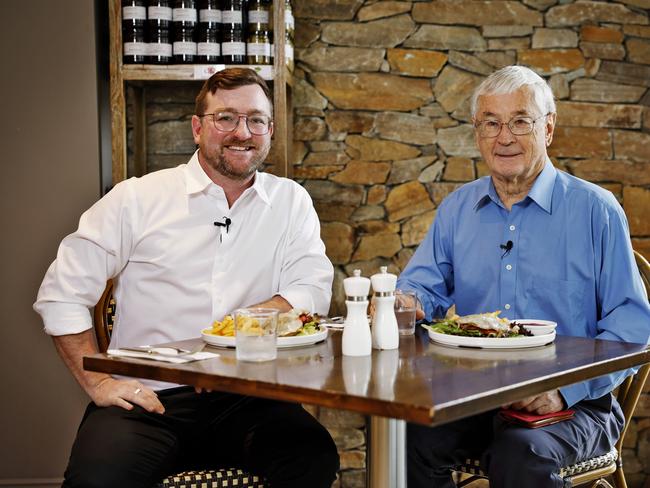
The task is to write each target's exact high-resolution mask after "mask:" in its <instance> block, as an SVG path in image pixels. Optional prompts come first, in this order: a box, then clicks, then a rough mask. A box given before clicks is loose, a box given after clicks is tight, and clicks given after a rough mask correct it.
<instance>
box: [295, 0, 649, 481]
mask: <svg viewBox="0 0 650 488" xmlns="http://www.w3.org/2000/svg"><path fill="white" fill-rule="evenodd" d="M294 10H295V15H296V18H297V27H296V48H297V49H296V59H297V70H296V73H295V74H296V78H297V81H296V85H295V90H294V107H295V135H294V139H295V140H296V143H295V164H296V166H295V169H294V175H295V179H297V180H298V181H300V182H301V183H302V184H303V185H304V186H305V187H306V188H307V189H308V190H309V192H310V194H311V195H312V197H313V198H314V201H315V204H316V208H317V210H318V213H319V216H320V218H321V222H322V226H323V231H322V235H323V239H324V240H325V242H326V245H327V249H328V254H329V256H330V258H331V259H332V261H333V262H334V263H335V264H336V267H337V278H336V282H335V285H334V290H335V297H336V299H335V303H334V305H333V307H334V309H335V311H336V312H337V313H338V312H343V311H344V304H343V292H342V286H341V284H340V280H341V279H342V278H344V277H345V276H347V275H349V274H351V272H352V270H353V269H355V268H360V269H362V270H363V274H364V275H366V276H367V275H370V274H372V273H374V272H376V271H377V270H378V268H379V266H380V265H384V264H386V265H389V267H390V268H391V269H392V270H393V271H399V270H401V269H402V268H403V267H404V265H405V264H406V263H407V262H408V260H409V258H410V257H411V255H412V254H413V252H414V250H415V248H416V246H417V244H418V243H419V242H420V241H421V240H422V239H423V237H424V235H425V233H426V231H427V229H428V227H429V225H430V224H431V222H432V221H433V219H434V217H435V212H436V207H437V205H438V204H439V203H440V201H441V200H442V199H443V198H444V197H445V196H446V195H447V194H449V193H450V192H451V191H453V190H454V189H456V188H457V187H458V186H460V185H461V184H463V183H465V182H467V181H471V180H473V179H475V178H477V177H480V176H483V175H485V174H486V171H487V169H486V167H485V165H484V163H483V162H482V161H481V159H480V155H479V153H478V151H477V149H476V147H475V144H474V140H473V132H472V127H471V124H470V114H469V96H470V94H471V92H472V90H473V89H474V88H475V87H476V86H477V84H478V83H480V81H481V80H482V79H483V78H484V77H485V75H487V74H489V73H491V72H492V71H494V70H495V69H497V68H500V67H502V66H506V65H509V64H522V65H525V66H529V67H531V68H532V69H534V70H535V71H536V72H538V73H539V74H540V75H542V76H544V77H545V78H546V79H548V80H549V83H550V85H551V86H552V88H553V90H554V92H555V95H556V98H557V108H558V127H557V130H556V134H555V139H554V141H553V144H552V145H551V147H550V155H551V158H552V159H553V162H554V163H555V164H556V165H557V166H558V167H560V168H562V169H564V170H566V171H568V172H570V173H571V174H574V175H576V176H579V177H581V178H584V179H587V180H589V181H592V182H594V183H597V184H599V185H602V186H603V187H605V188H607V189H609V190H611V191H612V192H613V193H614V194H615V195H616V197H617V198H618V199H619V201H620V202H621V204H622V205H623V207H624V209H625V212H626V214H627V216H628V219H629V223H630V231H631V234H632V236H633V243H634V246H635V247H636V248H637V249H639V250H641V251H642V252H643V253H644V254H645V255H646V256H650V220H649V219H648V218H647V215H649V214H650V107H649V106H650V91H649V90H648V87H650V26H649V25H648V23H649V18H650V2H649V1H647V0H637V1H621V2H616V3H604V2H575V3H572V2H566V1H559V2H558V1H553V0H524V1H519V2H518V1H483V0H478V1H463V0H455V1H444V0H443V1H436V2H428V1H422V2H417V1H416V2H402V1H381V2H372V1H366V2H364V1H363V0H339V1H334V0H311V1H300V2H296V4H295V7H294ZM646 391H650V389H647V390H646ZM625 466H626V473H627V475H628V476H627V477H628V481H629V484H630V486H631V487H642V486H643V487H646V488H647V487H648V486H650V476H648V475H650V395H648V394H647V393H646V394H645V395H644V397H643V399H642V401H641V403H640V405H639V407H638V409H637V417H636V419H635V421H634V423H633V424H632V425H631V430H630V433H629V434H628V436H627V439H626V452H625Z"/></svg>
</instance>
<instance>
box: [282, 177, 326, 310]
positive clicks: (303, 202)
mask: <svg viewBox="0 0 650 488" xmlns="http://www.w3.org/2000/svg"><path fill="white" fill-rule="evenodd" d="M293 210H294V215H293V216H292V218H291V228H290V232H289V236H288V240H287V247H286V250H285V252H284V260H283V263H282V273H281V281H280V291H279V293H280V295H281V296H282V297H283V298H284V299H285V300H287V301H288V302H289V303H290V304H291V306H292V307H294V308H298V309H304V310H309V311H311V312H316V313H318V314H322V315H325V314H327V312H328V310H329V306H330V300H331V299H332V281H333V279H334V267H333V266H332V263H331V262H330V260H329V258H328V257H327V255H326V254H325V244H323V241H322V239H321V236H320V223H319V220H318V215H317V214H316V211H315V210H314V207H313V204H312V201H311V197H310V196H309V194H308V193H307V192H306V191H305V190H304V189H303V188H302V187H300V188H299V190H298V192H297V198H296V204H295V205H294V206H293Z"/></svg>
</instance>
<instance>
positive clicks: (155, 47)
mask: <svg viewBox="0 0 650 488" xmlns="http://www.w3.org/2000/svg"><path fill="white" fill-rule="evenodd" d="M147 54H149V56H168V57H169V56H171V55H172V45H171V44H169V43H162V42H150V43H149V45H148V46H147Z"/></svg>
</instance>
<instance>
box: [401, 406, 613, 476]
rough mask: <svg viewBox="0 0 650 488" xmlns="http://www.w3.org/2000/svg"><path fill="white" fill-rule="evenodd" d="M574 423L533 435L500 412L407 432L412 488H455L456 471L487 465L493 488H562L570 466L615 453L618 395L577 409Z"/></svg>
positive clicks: (408, 462)
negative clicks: (470, 464) (562, 472)
mask: <svg viewBox="0 0 650 488" xmlns="http://www.w3.org/2000/svg"><path fill="white" fill-rule="evenodd" d="M571 408H572V409H574V410H575V411H576V414H575V417H574V418H572V419H571V420H568V421H564V422H559V423H557V424H553V425H549V426H547V427H541V428H538V429H529V428H526V427H518V426H515V425H513V424H510V423H507V422H505V421H503V420H501V419H500V418H499V417H498V416H497V415H496V412H497V411H496V410H493V411H491V412H487V413H484V414H480V415H476V416H474V417H470V418H467V419H463V420H459V421H456V422H452V423H450V424H446V425H442V426H440V427H435V428H430V427H425V426H421V425H414V424H409V425H408V426H407V477H408V488H451V487H454V486H455V484H454V483H453V481H452V479H451V473H450V470H451V469H453V467H454V466H457V465H459V464H462V463H463V462H464V461H465V459H467V458H473V459H479V460H480V461H481V468H482V469H483V471H484V472H486V473H487V474H488V476H489V478H490V486H491V487H492V488H520V487H522V486H526V488H552V487H553V488H560V487H563V486H564V483H563V481H562V479H561V478H560V477H559V476H558V471H559V469H560V468H562V467H564V466H568V465H571V464H573V463H576V462H579V461H582V460H585V459H587V458H590V457H593V456H598V455H601V454H605V453H607V452H609V450H610V449H611V448H612V446H613V445H614V444H615V442H616V440H617V439H618V437H619V435H620V433H621V429H622V427H623V423H624V418H623V413H622V412H621V408H620V406H619V405H618V402H616V399H615V398H614V397H613V396H612V395H606V396H604V397H602V398H600V399H598V400H591V401H584V402H580V403H578V404H577V405H574V406H573V407H571Z"/></svg>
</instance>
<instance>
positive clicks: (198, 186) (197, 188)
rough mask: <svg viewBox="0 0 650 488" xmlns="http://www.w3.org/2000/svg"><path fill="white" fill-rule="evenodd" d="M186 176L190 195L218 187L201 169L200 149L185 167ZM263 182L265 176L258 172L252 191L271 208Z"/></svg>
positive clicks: (186, 185)
mask: <svg viewBox="0 0 650 488" xmlns="http://www.w3.org/2000/svg"><path fill="white" fill-rule="evenodd" d="M185 175H186V180H185V181H186V183H185V189H186V192H187V194H188V195H191V194H193V193H201V192H203V191H205V190H206V189H208V188H210V186H211V185H215V186H218V185H216V184H215V183H214V182H213V181H212V180H211V179H210V177H209V176H208V175H207V174H206V173H205V171H204V170H203V168H202V167H201V163H199V151H198V149H197V150H196V151H195V152H194V154H192V157H191V158H190V160H189V162H188V163H187V165H186V166H185ZM263 180H264V175H263V174H262V173H260V172H259V171H256V172H255V176H254V181H253V186H251V189H253V190H254V191H255V192H256V193H257V195H258V196H259V197H260V198H261V199H262V201H263V202H264V203H266V204H267V205H268V206H271V199H270V198H269V194H268V193H267V191H266V188H265V187H264V181H263ZM244 193H246V192H244Z"/></svg>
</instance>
